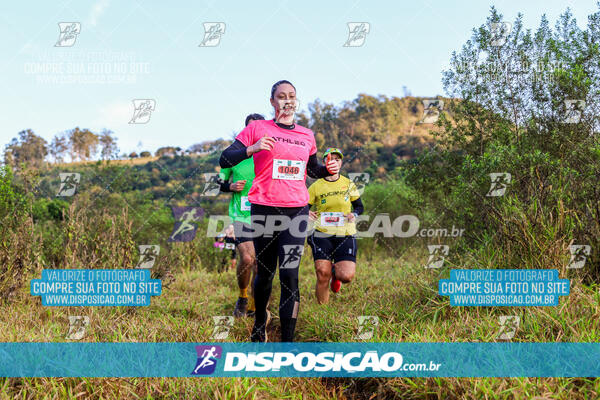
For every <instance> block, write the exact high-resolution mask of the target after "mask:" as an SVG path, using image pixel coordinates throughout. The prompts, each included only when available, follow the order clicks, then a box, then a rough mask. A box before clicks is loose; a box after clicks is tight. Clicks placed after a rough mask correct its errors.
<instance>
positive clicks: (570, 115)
mask: <svg viewBox="0 0 600 400" xmlns="http://www.w3.org/2000/svg"><path fill="white" fill-rule="evenodd" d="M584 109H585V101H584V100H565V120H564V123H565V124H578V123H579V121H581V115H582V113H583V110H584Z"/></svg>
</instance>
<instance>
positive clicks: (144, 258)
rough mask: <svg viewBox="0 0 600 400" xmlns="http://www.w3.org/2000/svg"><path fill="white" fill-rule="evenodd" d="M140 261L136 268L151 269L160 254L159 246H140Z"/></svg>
mask: <svg viewBox="0 0 600 400" xmlns="http://www.w3.org/2000/svg"><path fill="white" fill-rule="evenodd" d="M139 249H140V261H139V262H138V265H137V266H136V268H152V267H153V266H154V261H156V257H158V253H159V252H160V246H159V245H157V244H154V245H144V244H142V245H140V246H139Z"/></svg>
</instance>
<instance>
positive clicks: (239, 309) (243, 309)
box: [233, 297, 248, 318]
mask: <svg viewBox="0 0 600 400" xmlns="http://www.w3.org/2000/svg"><path fill="white" fill-rule="evenodd" d="M247 312H248V298H247V297H238V299H237V301H236V302H235V308H234V309H233V316H234V317H236V318H240V317H244V316H245V315H246V313H247Z"/></svg>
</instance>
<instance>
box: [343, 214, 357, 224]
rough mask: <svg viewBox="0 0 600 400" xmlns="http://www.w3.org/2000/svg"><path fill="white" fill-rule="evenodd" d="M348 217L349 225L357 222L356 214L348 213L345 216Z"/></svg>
mask: <svg viewBox="0 0 600 400" xmlns="http://www.w3.org/2000/svg"><path fill="white" fill-rule="evenodd" d="M345 217H346V221H348V222H349V223H353V222H354V221H355V220H356V215H354V213H348V214H346V215H345Z"/></svg>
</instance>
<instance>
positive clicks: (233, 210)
mask: <svg viewBox="0 0 600 400" xmlns="http://www.w3.org/2000/svg"><path fill="white" fill-rule="evenodd" d="M219 178H221V179H223V180H224V181H225V182H227V181H229V180H231V183H234V182H237V181H243V180H245V181H246V184H245V185H244V189H243V190H242V191H241V192H233V191H232V192H231V194H232V196H231V201H230V202H229V217H230V218H231V219H232V220H233V221H240V222H244V223H246V224H250V203H249V202H248V192H249V191H250V188H251V187H252V181H253V180H254V161H253V159H252V157H250V158H247V159H245V160H244V161H242V162H241V163H239V164H238V165H236V166H234V167H233V168H223V169H221V172H220V173H219ZM242 200H243V203H242Z"/></svg>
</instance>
